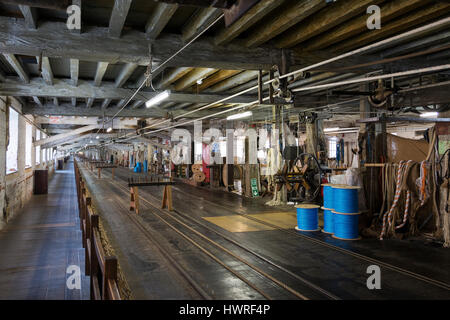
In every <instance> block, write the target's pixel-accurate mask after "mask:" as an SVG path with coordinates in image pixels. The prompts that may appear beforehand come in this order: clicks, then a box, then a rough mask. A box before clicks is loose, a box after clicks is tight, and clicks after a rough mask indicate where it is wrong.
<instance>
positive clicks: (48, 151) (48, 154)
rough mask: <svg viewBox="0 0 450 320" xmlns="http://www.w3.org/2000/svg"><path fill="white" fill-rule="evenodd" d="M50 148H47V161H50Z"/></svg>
mask: <svg viewBox="0 0 450 320" xmlns="http://www.w3.org/2000/svg"><path fill="white" fill-rule="evenodd" d="M50 151H51V150H50V148H48V149H47V161H50V160H51V159H50Z"/></svg>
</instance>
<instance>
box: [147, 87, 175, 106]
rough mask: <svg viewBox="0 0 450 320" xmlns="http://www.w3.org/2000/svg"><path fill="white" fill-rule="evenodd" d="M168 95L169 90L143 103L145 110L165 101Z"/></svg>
mask: <svg viewBox="0 0 450 320" xmlns="http://www.w3.org/2000/svg"><path fill="white" fill-rule="evenodd" d="M169 95H170V90H166V91H163V92H161V93H160V94H158V95H156V96H155V97H153V98H151V99H150V100H148V101H147V102H146V103H145V106H146V107H147V108H150V107H151V106H154V105H155V104H158V103H160V102H161V101H163V100H165V99H167V98H168V97H169Z"/></svg>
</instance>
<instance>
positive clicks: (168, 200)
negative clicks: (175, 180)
mask: <svg viewBox="0 0 450 320" xmlns="http://www.w3.org/2000/svg"><path fill="white" fill-rule="evenodd" d="M170 181H172V178H170ZM164 208H167V209H168V210H169V211H173V207H172V186H171V185H167V186H164V192H163V200H162V205H161V209H164Z"/></svg>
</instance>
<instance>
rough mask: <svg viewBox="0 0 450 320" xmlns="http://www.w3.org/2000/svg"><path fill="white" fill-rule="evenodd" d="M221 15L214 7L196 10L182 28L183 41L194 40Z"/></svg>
mask: <svg viewBox="0 0 450 320" xmlns="http://www.w3.org/2000/svg"><path fill="white" fill-rule="evenodd" d="M221 14H222V11H221V10H219V9H217V8H214V7H210V8H203V9H199V10H197V11H196V12H195V13H194V14H193V16H192V17H191V19H190V20H189V22H188V23H187V24H186V26H185V27H184V28H183V32H182V35H183V41H184V42H188V41H190V40H192V39H193V38H195V37H196V36H197V35H198V34H199V33H200V32H202V31H203V30H204V29H205V28H207V27H208V26H209V25H210V24H211V23H212V22H213V21H214V20H216V19H217V18H218V17H219V16H220V15H221Z"/></svg>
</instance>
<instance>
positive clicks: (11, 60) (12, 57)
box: [3, 53, 30, 83]
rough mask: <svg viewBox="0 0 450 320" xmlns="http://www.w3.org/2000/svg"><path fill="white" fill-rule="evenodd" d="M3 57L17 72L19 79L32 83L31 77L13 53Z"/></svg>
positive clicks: (5, 54) (4, 54)
mask: <svg viewBox="0 0 450 320" xmlns="http://www.w3.org/2000/svg"><path fill="white" fill-rule="evenodd" d="M3 57H5V59H6V61H7V62H8V63H9V64H10V66H11V67H12V68H13V69H14V71H16V73H17V75H18V76H19V78H20V79H21V80H22V81H23V82H25V83H29V82H30V77H29V76H28V73H27V72H26V71H25V70H24V68H23V66H22V64H21V63H20V62H19V60H17V58H16V56H15V55H14V54H11V53H3Z"/></svg>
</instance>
